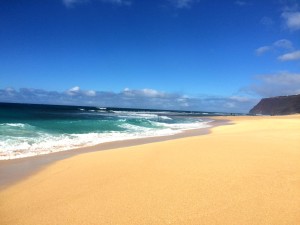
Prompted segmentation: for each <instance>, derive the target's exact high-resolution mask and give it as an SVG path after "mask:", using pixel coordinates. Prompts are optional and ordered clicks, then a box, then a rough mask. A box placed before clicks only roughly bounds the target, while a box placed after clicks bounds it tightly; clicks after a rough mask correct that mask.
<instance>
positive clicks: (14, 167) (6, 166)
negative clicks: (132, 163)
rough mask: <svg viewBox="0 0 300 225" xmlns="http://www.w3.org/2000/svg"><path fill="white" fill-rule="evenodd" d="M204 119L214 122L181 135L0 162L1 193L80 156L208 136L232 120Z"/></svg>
mask: <svg viewBox="0 0 300 225" xmlns="http://www.w3.org/2000/svg"><path fill="white" fill-rule="evenodd" d="M222 117H224V116H220V117H219V118H222ZM203 118H207V119H212V120H213V121H212V122H210V123H209V125H210V126H209V127H204V128H196V129H188V130H183V131H182V132H181V133H178V134H172V135H167V136H155V137H145V138H136V139H129V140H119V141H112V142H105V143H101V144H97V145H93V146H87V147H81V148H75V149H70V150H64V151H59V152H53V153H50V154H43V155H37V156H31V157H24V158H16V159H9V160H0V171H1V173H0V191H1V190H3V189H5V188H7V187H9V186H11V185H13V184H15V183H17V182H19V181H21V180H23V179H26V178H27V177H29V176H31V175H33V174H35V173H37V172H39V171H40V170H41V169H43V168H45V167H46V166H48V165H50V164H52V163H55V162H57V161H60V160H64V159H67V158H70V157H73V156H76V155H79V154H84V153H90V152H97V151H106V150H114V149H118V148H125V147H132V146H138V145H144V144H150V143H155V142H164V141H169V140H175V139H181V138H186V137H193V136H199V135H206V134H209V133H210V132H211V131H210V130H211V129H212V128H214V127H217V126H224V125H230V124H231V122H230V120H227V119H226V117H225V118H222V119H219V118H218V116H216V117H203Z"/></svg>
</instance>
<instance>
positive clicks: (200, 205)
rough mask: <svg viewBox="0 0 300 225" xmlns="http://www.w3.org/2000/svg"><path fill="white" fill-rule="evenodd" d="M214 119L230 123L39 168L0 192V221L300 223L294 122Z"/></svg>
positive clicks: (299, 145)
mask: <svg viewBox="0 0 300 225" xmlns="http://www.w3.org/2000/svg"><path fill="white" fill-rule="evenodd" d="M218 119H220V120H222V119H227V120H229V121H230V122H231V125H230V126H215V127H211V129H209V131H210V132H209V135H195V136H193V137H186V138H178V139H174V140H170V141H161V142H154V143H148V144H144V145H137V146H131V147H123V148H115V149H114V150H112V151H94V152H90V153H88V154H78V155H74V157H68V158H65V159H64V160H57V161H55V162H54V163H51V164H47V166H45V167H43V168H42V169H40V170H38V171H37V172H36V173H34V174H33V175H32V176H30V177H28V178H27V179H23V180H21V181H20V182H17V183H15V184H14V185H11V186H9V187H7V188H5V189H3V190H1V191H0V199H1V201H0V215H1V220H2V223H3V225H12V224H14V225H32V224H49V225H51V224H57V225H60V224H61V225H65V224H73V225H81V224H88V225H89V224H90V225H94V224H99V222H100V221H101V222H100V223H101V224H103V225H104V224H105V225H106V224H107V225H108V224H116V225H118V224H120V225H121V224H122V225H127V224H128V225H140V224H157V225H165V224H173V225H181V224H188V225H194V224H199V221H201V223H203V224H206V225H232V224H243V225H253V224H259V225H270V224H272V225H290V224H299V223H300V215H299V213H298V212H299V209H300V202H299V199H300V142H299V127H300V114H299V115H292V116H273V117H260V116H257V117H251V116H248V117H247V116H243V117H219V118H218ZM227 124H228V123H227ZM29 167H30V166H29Z"/></svg>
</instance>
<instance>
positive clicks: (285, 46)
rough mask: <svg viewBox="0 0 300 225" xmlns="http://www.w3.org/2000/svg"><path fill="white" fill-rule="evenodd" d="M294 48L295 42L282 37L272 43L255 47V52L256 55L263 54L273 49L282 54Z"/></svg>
mask: <svg viewBox="0 0 300 225" xmlns="http://www.w3.org/2000/svg"><path fill="white" fill-rule="evenodd" d="M293 49H294V47H293V43H292V42H291V41H290V40H287V39H281V40H278V41H275V42H274V43H273V44H272V45H265V46H262V47H259V48H257V49H255V53H256V55H258V56H261V55H263V54H265V53H267V52H270V51H273V52H280V53H281V54H283V53H284V55H285V54H286V52H287V51H291V50H293ZM279 59H280V57H279ZM282 61H286V60H282Z"/></svg>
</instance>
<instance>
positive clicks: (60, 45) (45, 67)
mask: <svg viewBox="0 0 300 225" xmlns="http://www.w3.org/2000/svg"><path fill="white" fill-rule="evenodd" d="M299 93H300V2H299V1H296V0H264V1H261V0H226V1H225V0H224V1H220V0H153V1H146V0H43V1H40V0H4V1H1V2H0V101H5V102H29V103H53V104H75V105H96V106H120V107H146V108H158V109H182V110H203V111H225V112H247V111H248V110H249V109H250V108H251V107H252V106H254V105H255V103H257V101H258V100H259V99H260V98H262V97H270V96H277V95H289V94H299Z"/></svg>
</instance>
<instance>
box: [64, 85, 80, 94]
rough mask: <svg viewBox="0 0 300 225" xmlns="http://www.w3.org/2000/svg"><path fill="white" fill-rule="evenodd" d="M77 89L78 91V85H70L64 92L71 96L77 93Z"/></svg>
mask: <svg viewBox="0 0 300 225" xmlns="http://www.w3.org/2000/svg"><path fill="white" fill-rule="evenodd" d="M79 91H80V87H78V86H75V87H72V88H70V89H69V90H67V91H66V93H67V94H68V95H70V96H72V95H76V94H77V93H79Z"/></svg>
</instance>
